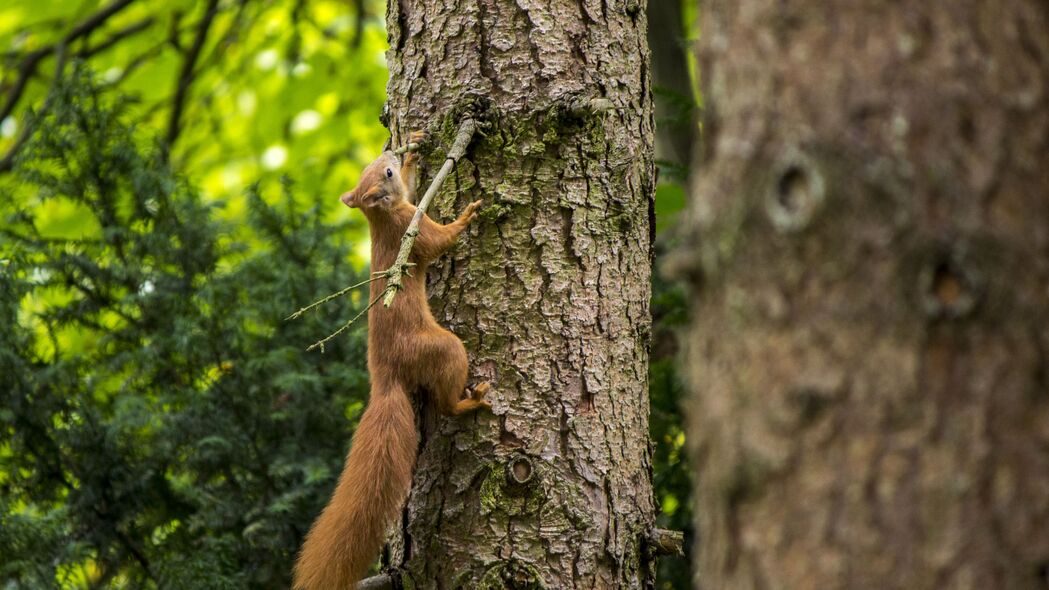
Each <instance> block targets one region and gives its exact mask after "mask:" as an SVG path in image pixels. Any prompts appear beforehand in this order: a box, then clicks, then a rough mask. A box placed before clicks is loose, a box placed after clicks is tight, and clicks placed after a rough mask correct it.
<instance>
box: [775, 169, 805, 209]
mask: <svg viewBox="0 0 1049 590" xmlns="http://www.w3.org/2000/svg"><path fill="white" fill-rule="evenodd" d="M808 192H809V179H808V176H806V175H805V171H804V170H802V169H801V168H798V167H797V166H791V167H790V168H787V170H786V172H784V173H783V175H782V176H780V179H779V188H778V190H777V198H778V200H779V204H780V206H782V207H783V210H784V211H787V212H788V213H793V212H795V211H797V210H798V208H800V207H802V206H804V202H805V199H806V198H807V197H806V195H807V194H808Z"/></svg>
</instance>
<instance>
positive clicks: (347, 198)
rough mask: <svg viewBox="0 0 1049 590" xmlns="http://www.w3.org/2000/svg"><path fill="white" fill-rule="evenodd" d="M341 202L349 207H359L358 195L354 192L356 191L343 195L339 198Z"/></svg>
mask: <svg viewBox="0 0 1049 590" xmlns="http://www.w3.org/2000/svg"><path fill="white" fill-rule="evenodd" d="M339 200H340V201H342V203H343V204H344V205H346V206H347V207H356V206H357V193H356V192H354V191H346V192H344V193H342V196H341V197H339Z"/></svg>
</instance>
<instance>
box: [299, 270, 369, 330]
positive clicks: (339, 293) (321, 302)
mask: <svg viewBox="0 0 1049 590" xmlns="http://www.w3.org/2000/svg"><path fill="white" fill-rule="evenodd" d="M384 277H385V275H384V274H383V273H379V272H377V273H375V276H373V277H372V278H370V279H367V280H364V281H361V282H359V283H357V284H356V285H350V286H349V287H346V288H345V289H341V290H339V291H336V292H335V293H332V294H331V295H328V296H327V297H324V298H323V299H318V300H317V301H314V302H313V303H311V304H309V305H307V306H306V307H300V308H299V310H298V311H296V312H295V313H293V314H291V315H290V316H288V317H286V318H284V321H288V320H294V319H298V318H299V317H301V316H302V314H304V313H306V312H307V311H309V310H311V309H313V308H315V307H319V306H321V305H324V304H325V303H327V302H329V301H331V300H332V299H337V298H339V297H342V296H343V295H345V294H347V293H349V292H350V291H352V290H354V289H356V288H357V287H363V286H364V285H367V284H368V283H374V282H375V281H377V280H379V279H381V278H384Z"/></svg>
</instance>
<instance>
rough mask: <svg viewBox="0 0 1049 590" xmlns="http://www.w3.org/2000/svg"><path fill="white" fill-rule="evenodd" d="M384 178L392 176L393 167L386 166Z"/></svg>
mask: <svg viewBox="0 0 1049 590" xmlns="http://www.w3.org/2000/svg"><path fill="white" fill-rule="evenodd" d="M386 178H393V169H392V168H387V169H386Z"/></svg>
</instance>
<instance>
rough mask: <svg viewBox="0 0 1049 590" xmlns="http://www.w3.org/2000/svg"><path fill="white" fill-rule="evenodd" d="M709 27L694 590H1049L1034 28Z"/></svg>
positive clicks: (883, 23) (883, 11) (864, 11)
mask: <svg viewBox="0 0 1049 590" xmlns="http://www.w3.org/2000/svg"><path fill="white" fill-rule="evenodd" d="M703 10H704V14H703V21H702V33H701V38H702V39H701V46H700V49H699V58H700V63H701V69H702V78H703V88H704V93H705V94H704V97H705V100H706V105H707V109H706V114H705V124H704V133H705V138H704V145H705V153H704V155H703V157H702V161H701V162H700V163H699V165H698V167H697V169H696V170H694V171H693V173H694V174H695V176H694V182H693V184H692V186H691V192H692V203H691V207H692V208H691V211H690V214H689V225H688V228H689V230H688V234H689V235H688V242H689V243H688V245H687V246H686V247H685V248H684V249H683V250H682V251H681V252H680V255H681V258H680V259H679V260H678V264H677V265H676V266H677V267H678V268H682V269H685V270H686V271H688V273H689V276H690V278H691V282H692V285H693V287H694V288H695V297H694V300H693V301H694V304H693V308H692V314H693V318H694V319H693V324H692V327H691V328H690V334H689V335H688V347H689V352H688V359H689V362H690V365H689V369H688V370H689V372H690V379H691V387H692V388H693V390H694V398H693V401H692V402H691V403H692V405H691V408H690V442H691V444H692V454H693V465H694V468H695V473H696V474H697V479H696V482H697V485H696V504H695V513H696V515H697V527H698V550H697V554H696V555H695V559H696V560H697V567H698V572H699V575H698V586H700V587H704V588H708V589H714V588H733V589H735V588H739V589H744V588H745V589H758V588H798V589H800V588H806V589H807V588H822V589H827V588H829V589H834V588H879V589H894V588H899V589H904V588H906V589H942V588H972V589H989V588H1000V589H1026V588H1032V589H1033V588H1045V587H1046V585H1047V582H1049V581H1047V572H1049V527H1047V526H1046V523H1047V522H1049V364H1047V351H1049V313H1047V308H1049V199H1047V198H1046V197H1047V191H1049V35H1047V34H1046V31H1049V9H1047V4H1046V3H1045V2H1044V1H1041V0H1002V1H999V2H980V1H976V0H967V1H959V2H911V3H904V2H889V1H880V0H878V1H876V0H870V1H863V2H846V1H843V0H836V1H831V2H827V1H824V0H796V1H792V2H779V1H773V0H732V1H727V0H710V1H704V3H703ZM697 171H698V174H697Z"/></svg>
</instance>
